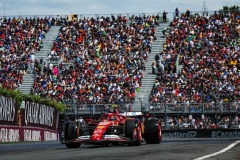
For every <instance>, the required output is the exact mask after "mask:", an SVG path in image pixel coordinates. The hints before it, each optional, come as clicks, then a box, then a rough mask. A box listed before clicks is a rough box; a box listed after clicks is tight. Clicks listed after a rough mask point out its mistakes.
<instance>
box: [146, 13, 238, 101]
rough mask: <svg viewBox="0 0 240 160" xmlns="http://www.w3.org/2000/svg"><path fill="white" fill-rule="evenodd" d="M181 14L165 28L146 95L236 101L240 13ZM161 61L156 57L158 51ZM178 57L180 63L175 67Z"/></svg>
mask: <svg viewBox="0 0 240 160" xmlns="http://www.w3.org/2000/svg"><path fill="white" fill-rule="evenodd" d="M189 13H190V11H188V12H187V14H181V15H179V16H177V17H175V18H174V20H173V21H172V22H171V24H170V27H169V29H168V31H167V34H166V43H165V44H164V50H163V51H162V52H161V53H159V54H158V55H156V63H157V65H158V72H157V78H156V81H155V83H154V86H153V89H152V92H151V96H150V101H151V102H153V103H159V102H166V103H174V104H176V103H187V104H189V103H190V102H191V103H202V102H204V103H205V102H207V103H211V102H216V101H217V103H224V102H229V101H231V102H232V101H234V102H239V101H240V96H239V95H240V87H239V86H240V85H239V83H240V57H239V55H240V47H239V46H240V40H239V38H240V36H239V35H240V13H239V12H227V13H226V12H225V13H214V14H212V15H210V14H209V15H201V14H191V15H189ZM160 56H162V57H163V59H164V60H163V61H159V59H160V58H159V57H160ZM177 63H179V65H182V66H183V68H182V69H181V70H180V71H179V72H178V71H177V68H176V66H177Z"/></svg>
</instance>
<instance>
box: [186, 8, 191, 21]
mask: <svg viewBox="0 0 240 160" xmlns="http://www.w3.org/2000/svg"><path fill="white" fill-rule="evenodd" d="M186 17H187V19H189V18H190V11H189V9H187V11H186Z"/></svg>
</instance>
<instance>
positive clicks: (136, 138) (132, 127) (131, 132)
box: [125, 119, 142, 146]
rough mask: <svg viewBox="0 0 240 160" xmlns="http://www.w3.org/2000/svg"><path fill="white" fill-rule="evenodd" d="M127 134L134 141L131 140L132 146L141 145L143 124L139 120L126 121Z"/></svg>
mask: <svg viewBox="0 0 240 160" xmlns="http://www.w3.org/2000/svg"><path fill="white" fill-rule="evenodd" d="M125 136H126V137H127V138H130V139H131V141H132V142H129V143H128V145H130V146H139V145H141V140H142V132H141V126H140V125H139V122H138V120H135V119H130V120H126V122H125Z"/></svg>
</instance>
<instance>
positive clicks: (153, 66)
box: [152, 62, 155, 74]
mask: <svg viewBox="0 0 240 160" xmlns="http://www.w3.org/2000/svg"><path fill="white" fill-rule="evenodd" d="M152 74H155V63H154V62H153V63H152Z"/></svg>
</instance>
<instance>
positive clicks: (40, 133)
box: [0, 126, 59, 143]
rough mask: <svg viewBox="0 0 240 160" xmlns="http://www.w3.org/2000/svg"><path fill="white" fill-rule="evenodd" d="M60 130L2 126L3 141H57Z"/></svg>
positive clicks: (0, 138)
mask: <svg viewBox="0 0 240 160" xmlns="http://www.w3.org/2000/svg"><path fill="white" fill-rule="evenodd" d="M58 138H59V135H58V132H57V131H54V130H48V129H44V128H33V127H14V126H0V143H1V142H20V141H29V142H31V141H57V140H58Z"/></svg>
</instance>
